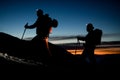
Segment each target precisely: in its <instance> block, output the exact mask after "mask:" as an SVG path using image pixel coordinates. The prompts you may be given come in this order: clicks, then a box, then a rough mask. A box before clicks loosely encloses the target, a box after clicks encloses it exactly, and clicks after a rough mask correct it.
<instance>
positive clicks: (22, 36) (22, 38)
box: [21, 28, 26, 39]
mask: <svg viewBox="0 0 120 80" xmlns="http://www.w3.org/2000/svg"><path fill="white" fill-rule="evenodd" d="M25 32H26V28H25V29H24V32H23V35H22V38H21V39H23V37H24V34H25Z"/></svg>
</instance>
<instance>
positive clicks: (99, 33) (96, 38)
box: [94, 29, 103, 45]
mask: <svg viewBox="0 0 120 80" xmlns="http://www.w3.org/2000/svg"><path fill="white" fill-rule="evenodd" d="M102 34H103V32H102V30H101V29H95V30H94V41H95V45H100V44H101V37H102Z"/></svg>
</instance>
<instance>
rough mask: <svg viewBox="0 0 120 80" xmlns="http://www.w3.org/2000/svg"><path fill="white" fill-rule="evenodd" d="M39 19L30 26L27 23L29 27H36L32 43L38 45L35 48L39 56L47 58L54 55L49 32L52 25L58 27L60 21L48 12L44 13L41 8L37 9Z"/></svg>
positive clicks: (26, 26)
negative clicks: (51, 49) (49, 41)
mask: <svg viewBox="0 0 120 80" xmlns="http://www.w3.org/2000/svg"><path fill="white" fill-rule="evenodd" d="M37 16H38V18H37V20H36V22H35V23H34V24H33V25H30V26H28V24H27V25H25V28H27V29H33V28H36V34H37V35H36V36H35V37H34V38H33V39H32V41H31V42H32V44H33V45H35V46H36V48H34V49H35V50H37V51H38V54H39V55H40V56H39V57H41V58H44V59H45V60H47V59H48V58H49V57H50V56H52V54H51V52H50V50H49V45H48V38H49V34H50V33H51V32H52V27H57V25H58V22H57V20H56V19H53V20H52V19H51V18H50V17H49V15H48V14H45V15H43V11H42V10H41V9H38V10H37Z"/></svg>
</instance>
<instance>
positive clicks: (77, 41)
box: [75, 38, 79, 55]
mask: <svg viewBox="0 0 120 80" xmlns="http://www.w3.org/2000/svg"><path fill="white" fill-rule="evenodd" d="M78 43H79V39H78V38H77V44H78ZM77 46H78V45H76V48H75V55H76V52H77Z"/></svg>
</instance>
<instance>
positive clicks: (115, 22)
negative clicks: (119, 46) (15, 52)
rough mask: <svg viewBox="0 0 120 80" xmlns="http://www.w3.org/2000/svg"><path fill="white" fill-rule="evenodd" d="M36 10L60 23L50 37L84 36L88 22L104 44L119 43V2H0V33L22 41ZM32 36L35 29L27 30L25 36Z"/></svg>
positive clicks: (60, 0) (79, 0)
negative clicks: (100, 34)
mask: <svg viewBox="0 0 120 80" xmlns="http://www.w3.org/2000/svg"><path fill="white" fill-rule="evenodd" d="M39 8H40V9H42V10H43V11H44V14H46V13H48V14H49V16H50V17H51V18H55V19H57V20H58V22H59V25H58V27H57V28H53V32H52V34H50V37H51V36H76V35H86V34H87V32H86V24H87V23H89V22H90V23H93V25H94V27H95V28H100V29H102V30H103V33H104V37H103V40H104V41H120V1H119V0H0V32H5V33H8V34H11V35H13V36H16V37H19V38H21V37H22V34H23V31H24V25H25V24H26V23H27V22H28V24H29V25H31V24H33V23H34V22H35V21H36V18H37V16H36V9H39ZM33 36H35V29H27V31H26V33H25V36H24V37H33ZM66 41H68V40H66ZM69 41H70V40H69ZM71 41H72V40H71Z"/></svg>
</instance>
